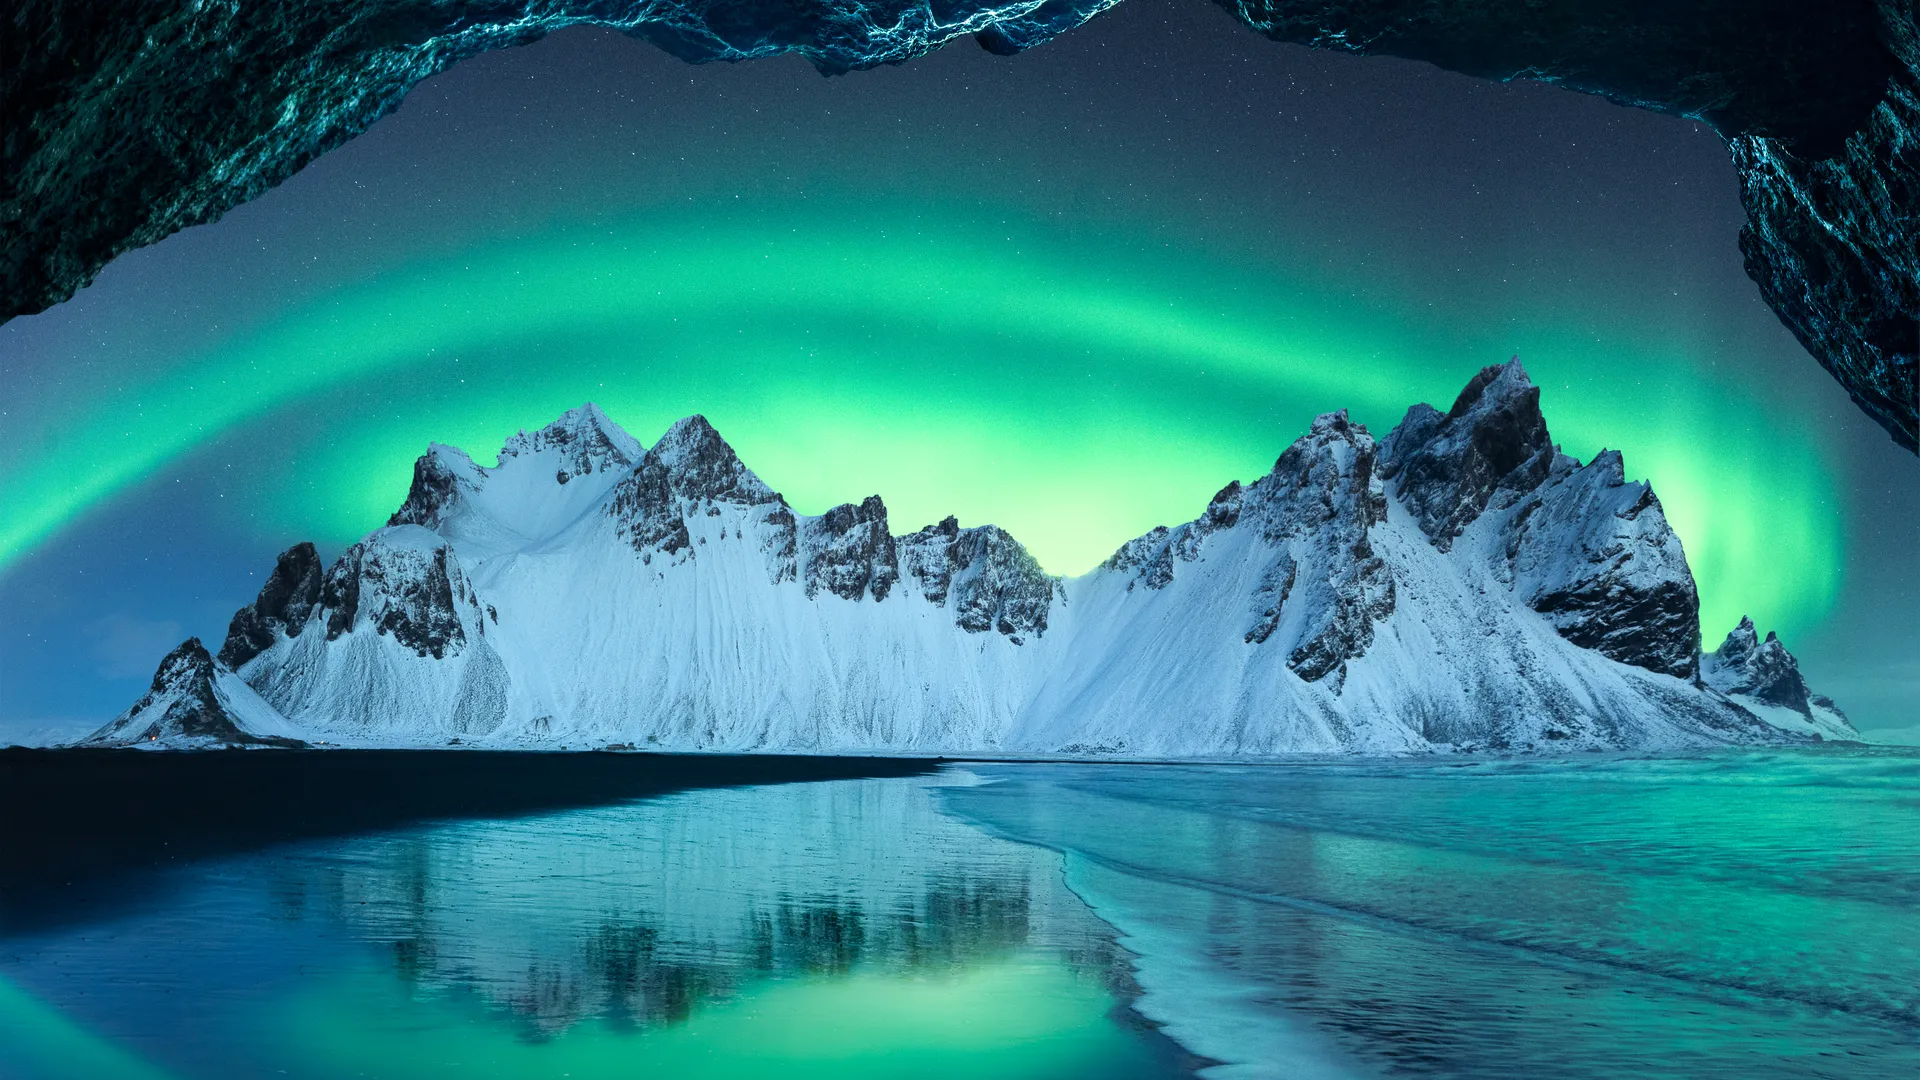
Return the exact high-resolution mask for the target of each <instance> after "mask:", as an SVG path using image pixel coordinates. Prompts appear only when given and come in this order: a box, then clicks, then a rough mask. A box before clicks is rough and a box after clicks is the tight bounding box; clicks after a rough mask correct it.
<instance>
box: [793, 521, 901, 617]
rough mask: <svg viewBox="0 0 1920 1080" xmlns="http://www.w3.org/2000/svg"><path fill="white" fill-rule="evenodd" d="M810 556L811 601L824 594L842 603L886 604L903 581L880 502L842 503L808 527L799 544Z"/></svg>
mask: <svg viewBox="0 0 1920 1080" xmlns="http://www.w3.org/2000/svg"><path fill="white" fill-rule="evenodd" d="M801 546H802V549H803V550H804V551H805V552H806V566H807V569H806V587H807V596H808V597H813V596H816V595H818V594H819V592H820V590H822V589H825V590H826V591H828V592H830V593H832V594H833V595H835V596H838V597H840V598H841V599H843V600H858V599H860V598H861V597H863V596H867V595H871V596H872V597H873V598H874V600H876V601H879V600H885V599H886V598H887V593H888V591H889V590H891V589H892V588H893V585H894V583H895V582H897V581H899V580H900V557H899V554H898V553H897V552H896V551H895V550H894V543H893V535H892V534H891V533H889V532H888V531H887V507H886V504H885V503H883V502H881V501H880V496H878V495H869V496H867V497H866V499H864V500H863V501H861V502H859V503H857V504H856V503H842V504H840V505H839V506H836V507H834V508H833V509H831V510H829V511H827V512H826V513H824V514H822V515H820V516H819V517H817V518H813V519H811V520H809V521H808V522H807V528H806V533H805V536H804V537H803V538H802V541H801Z"/></svg>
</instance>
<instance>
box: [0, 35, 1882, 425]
mask: <svg viewBox="0 0 1920 1080" xmlns="http://www.w3.org/2000/svg"><path fill="white" fill-rule="evenodd" d="M1112 2H1113V0H1049V2H1047V3H1043V4H1041V5H1039V6H1038V7H1032V8H1028V7H1023V6H1014V7H996V6H993V5H991V4H988V3H985V2H982V0H958V2H956V3H947V4H942V5H937V6H934V7H928V6H926V5H924V4H917V3H911V2H908V0H852V2H848V3H824V2H820V0H794V2H786V0H783V2H779V3H774V2H772V0H742V2H729V3H715V2H710V0H679V2H672V0H668V2H654V0H539V2H534V0H506V2H501V3H487V4H478V3H463V2H458V0H316V2H311V3H301V4H203V3H198V2H194V0H23V2H21V3H18V4H16V5H14V7H13V8H12V10H11V13H10V15H9V21H8V23H7V31H8V32H7V33H6V34H5V35H4V36H0V237H4V239H3V240H0V319H4V318H11V317H12V316H14V315H20V314H28V313H31V312H35V311H39V310H42V309H44V308H45V307H47V306H48V305H50V304H54V303H58V302H59V301H61V300H63V299H65V298H66V297H68V296H70V295H72V293H73V291H74V290H75V289H78V288H80V287H82V286H83V285H85V284H86V283H87V282H88V281H90V280H92V278H93V276H94V275H95V274H96V273H98V272H99V270H100V268H101V267H103V266H104V265H106V263H107V261H108V260H110V259H112V258H113V257H114V256H116V255H118V254H120V253H121V252H124V251H127V250H130V249H132V248H135V247H139V246H142V245H145V244H150V243H153V242H155V241H157V240H159V239H161V238H163V237H165V236H167V235H168V234H170V233H173V232H175V231H178V230H179V229H182V228H186V227H187V226H189V225H194V224H198V223H200V222H205V221H211V220H213V219H215V218H217V217H219V216H220V215H221V214H222V213H223V212H225V211H226V210H227V209H228V208H230V207H232V206H235V205H237V204H239V203H242V202H245V201H246V200H248V199H251V198H254V197H255V196H257V195H259V194H260V193H261V192H263V191H266V190H267V189H269V188H271V187H273V186H274V185H276V184H278V183H280V182H281V181H282V180H284V179H286V178H287V177H288V176H290V175H292V174H293V173H294V172H295V171H297V170H298V169H299V168H301V167H302V166H303V165H305V164H306V163H307V162H309V161H311V160H313V159H314V158H315V157H317V156H318V155H320V154H322V153H324V152H325V151H327V150H328V149H331V148H332V147H334V146H337V145H339V144H340V143H342V142H344V141H346V140H347V139H349V138H351V137H353V136H354V135H356V134H358V133H359V132H361V131H363V130H365V129H366V128H367V126H368V125H370V124H372V123H373V122H374V121H375V120H377V119H378V118H379V117H381V116H382V115H384V114H385V113H387V112H389V111H391V110H392V109H393V108H394V107H395V106H397V105H398V104H399V102H400V100H401V98H402V97H404V96H405V94H406V92H407V91H408V90H409V89H410V88H411V87H412V86H413V85H414V84H415V83H417V82H419V81H420V80H422V79H425V78H427V77H428V76H431V75H433V74H435V73H437V72H439V71H442V70H444V69H446V68H447V67H448V66H450V65H452V64H454V63H456V62H457V61H459V60H461V59H463V58H465V57H468V56H472V55H474V54H476V53H479V52H483V51H486V50H489V49H497V48H503V47H508V46H513V45H521V44H526V43H528V42H531V41H534V40H537V39H538V38H540V37H542V36H544V35H546V34H548V33H551V32H553V31H555V30H559V29H562V28H565V27H569V26H577V25H598V26H606V27H611V28H614V29H617V30H620V31H621V32H624V33H627V34H630V35H632V36H634V37H638V38H643V39H645V40H648V41H651V42H653V43H654V44H656V45H658V46H659V47H661V48H663V49H665V50H666V51H668V52H670V53H672V54H673V55H675V56H678V57H680V58H682V59H685V60H688V61H693V62H701V61H710V60H745V59H751V58H755V57H764V56H771V55H774V54H778V53H783V52H797V53H799V54H801V55H802V56H805V57H806V58H807V59H808V60H810V61H812V62H813V64H814V65H815V66H816V67H818V68H819V69H820V70H822V71H825V72H839V71H846V70H849V69H853V68H865V67H873V66H876V65H879V64H886V63H898V62H900V61H904V60H908V59H912V58H914V57H916V56H920V55H922V54H924V53H926V52H929V51H931V50H933V49H935V48H938V47H940V46H941V45H943V44H946V43H947V42H950V41H952V40H955V39H957V38H960V37H965V36H973V37H974V38H975V40H977V41H978V42H979V43H980V44H981V45H982V46H984V47H985V48H987V49H988V50H990V51H993V52H998V53H1009V52H1017V51H1019V50H1021V49H1024V48H1028V47H1030V46H1033V45H1036V44H1039V43H1041V42H1044V41H1046V40H1048V39H1050V38H1052V37H1053V36H1055V35H1057V34H1059V33H1062V32H1064V31H1066V30H1069V29H1072V28H1073V27H1076V26H1078V25H1080V24H1081V23H1083V22H1085V21H1086V20H1087V19H1089V18H1092V17H1093V16H1094V15H1096V14H1098V13H1099V12H1101V11H1103V10H1105V9H1106V8H1107V7H1109V6H1111V3H1112ZM1220 2H1221V4H1222V6H1224V7H1226V8H1227V9H1228V10H1229V11H1231V12H1233V13H1234V14H1235V15H1236V16H1238V17H1239V18H1240V19H1241V20H1242V21H1243V22H1245V23H1246V24H1247V25H1249V26H1251V27H1253V28H1255V29H1256V30H1258V31H1260V32H1261V33H1263V34H1265V35H1266V36H1268V37H1271V38H1274V39H1275V40H1279V41H1287V42H1297V43H1301V44H1306V45H1310V46H1314V47H1319V48H1333V49H1341V50H1345V51H1349V52H1358V53H1368V54H1382V55H1391V56H1401V57H1407V58H1411V59H1417V60H1424V61H1428V62H1431V63H1434V64H1437V65H1439V66H1441V67H1445V68H1448V69H1451V70H1454V71H1460V72H1465V73H1467V74H1471V75H1477V76H1482V77H1486V78H1493V79H1513V78H1530V79H1542V80H1546V81H1551V82H1556V83H1559V84H1561V85H1564V86H1567V87H1570V88H1573V89H1576V90H1581V91H1586V92H1589V93H1596V94H1601V95H1604V96H1606V97H1608V98H1609V99H1611V100H1614V101H1617V102H1620V103H1622V104H1627V105H1633V106H1638V107H1642V108H1648V109H1655V110H1659V111H1663V112H1669V113H1675V114H1679V115H1684V116H1697V117H1701V118H1703V119H1705V120H1706V121H1708V122H1709V123H1711V124H1713V125H1714V127H1715V128H1716V129H1718V130H1719V131H1720V132H1721V133H1722V134H1723V135H1725V136H1726V137H1727V138H1728V139H1730V140H1731V141H1732V142H1733V148H1734V160H1735V163H1736V165H1738V166H1739V168H1740V170H1741V176H1742V185H1743V192H1744V196H1745V202H1746V206H1747V210H1748V214H1749V223H1748V227H1747V230H1746V232H1745V233H1744V234H1743V239H1742V246H1743V248H1744V250H1745V253H1746V257H1747V265H1748V269H1749V271H1750V272H1751V273H1752V274H1753V276H1754V278H1755V280H1756V281H1758V282H1759V283H1760V287H1761V291H1762V294H1763V295H1764V296H1765V297H1766V299H1767V301H1768V302H1769V303H1770V304H1772V305H1773V307H1774V309H1775V310H1776V311H1777V312H1779V314H1780V317H1781V318H1782V320H1783V321H1785V322H1786V324H1787V325H1788V326H1789V327H1790V328H1791V329H1792V330H1793V331H1794V333H1795V334H1796V335H1798V336H1799V338H1800V340H1801V341H1802V342H1804V343H1805V344H1806V346H1807V348H1808V349H1809V350H1810V351H1812V352H1813V354H1814V355H1815V357H1816V358H1818V359H1819V361H1820V362H1821V363H1822V364H1823V365H1825V366H1826V367H1827V369H1828V370H1829V371H1831V372H1832V373H1833V374H1834V376H1835V377H1836V378H1838V379H1839V380H1840V382H1841V383H1842V384H1843V385H1844V386H1846V388H1847V390H1848V391H1849V393H1851V394H1852V395H1853V396H1854V400H1855V401H1856V402H1858V403H1859V404H1860V405H1861V407H1862V408H1863V409H1865V410H1866V411H1867V412H1868V413H1869V414H1870V415H1872V416H1873V417H1874V418H1875V419H1876V420H1877V421H1878V422H1880V423H1881V424H1882V425H1884V426H1885V427H1886V428H1887V430H1888V431H1889V432H1891V433H1892V434H1893V436H1894V438H1895V439H1896V440H1898V441H1899V442H1900V443H1901V444H1902V445H1904V446H1906V447H1908V448H1909V449H1914V448H1915V447H1916V446H1917V445H1920V443H1916V439H1917V438H1920V418H1917V416H1916V413H1917V411H1920V402H1917V401H1916V397H1915V385H1916V379H1915V374H1914V373H1915V368H1916V358H1915V357H1916V345H1915V340H1916V338H1917V337H1920V303H1916V300H1915V296H1914V290H1913V282H1914V281H1915V280H1917V279H1916V275H1915V274H1914V272H1913V271H1914V267H1915V264H1916V261H1917V260H1920V230H1916V229H1915V227H1914V225H1913V213H1912V207H1913V202H1912V197H1913V194H1914V189H1915V186H1916V182H1917V177H1920V165H1917V164H1916V161H1915V154H1914V144H1915V138H1916V134H1920V132H1917V131H1916V127H1915V110H1914V105H1913V103H1914V94H1915V90H1916V88H1920V26H1917V24H1916V15H1915V6H1914V2H1913V0H1832V2H1828V3H1821V4H1811V3H1805V2H1803V0H1700V2H1695V3H1685V4H1658V3H1619V2H1611V0H1460V2H1457V3H1448V4H1436V3H1433V2H1431V0H1220Z"/></svg>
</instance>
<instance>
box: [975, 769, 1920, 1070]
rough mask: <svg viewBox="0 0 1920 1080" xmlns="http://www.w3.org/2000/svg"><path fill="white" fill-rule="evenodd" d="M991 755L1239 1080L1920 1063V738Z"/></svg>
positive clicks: (1185, 1027) (989, 791)
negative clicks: (1048, 760)
mask: <svg viewBox="0 0 1920 1080" xmlns="http://www.w3.org/2000/svg"><path fill="white" fill-rule="evenodd" d="M979 771H980V772H981V773H982V774H983V775H984V776H986V777H990V778H992V779H994V780H995V781H997V782H995V783H992V784H988V785H984V786H978V787H969V788H964V789H955V790H952V791H950V792H946V793H944V794H943V799H944V801H945V803H946V805H947V806H948V807H949V808H950V809H952V810H953V811H954V812H956V813H958V814H960V815H962V816H965V817H967V818H969V819H971V820H973V821H975V822H977V823H979V824H981V825H982V826H983V827H986V828H988V829H990V830H992V831H993V832H995V833H996V834H998V835H1002V836H1006V837H1016V838H1018V839H1020V840H1023V841H1027V842H1030V843H1035V844H1042V845H1045V846H1047V847H1049V848H1052V849H1054V850H1057V851H1060V852H1062V853H1063V859H1064V864H1065V870H1066V875H1067V878H1068V880H1069V881H1070V882H1071V883H1072V885H1073V887H1074V889H1075V891H1076V892H1077V893H1078V894H1079V895H1081V896H1083V897H1085V898H1086V899H1087V900H1088V901H1089V902H1090V903H1091V905H1092V906H1093V908H1094V909H1095V910H1096V911H1098V912H1099V913H1100V914H1101V915H1102V916H1103V917H1104V918H1105V919H1106V920H1108V921H1109V922H1110V923H1112V924H1113V925H1115V926H1116V927H1118V928H1119V929H1121V930H1122V931H1123V932H1124V936H1123V938H1122V943H1123V944H1124V945H1128V946H1129V947H1131V948H1133V949H1134V950H1135V951H1136V952H1138V953H1139V954H1140V961H1139V963H1140V970H1139V981H1140V983H1141V984H1142V985H1143V986H1144V987H1145V988H1146V990H1147V993H1146V995H1145V997H1144V998H1143V999H1142V1000H1141V1002H1140V1003H1139V1007H1140V1009H1141V1010H1142V1011H1143V1012H1145V1013H1147V1014H1149V1015H1151V1016H1154V1017H1155V1018H1156V1019H1159V1020H1162V1021H1164V1022H1166V1023H1167V1024H1168V1028H1167V1030H1168V1031H1169V1032H1170V1033H1173V1034H1174V1035H1176V1036H1177V1037H1179V1038H1181V1039H1182V1040H1183V1041H1184V1042H1185V1043H1186V1044H1187V1045H1188V1046H1189V1047H1190V1048H1192V1049H1194V1050H1195V1051H1196V1052H1199V1053H1203V1054H1208V1055H1210V1056H1213V1057H1216V1058H1220V1059H1224V1060H1229V1061H1241V1062H1246V1063H1247V1067H1246V1068H1243V1069H1241V1070H1238V1071H1236V1072H1235V1073H1234V1075H1245V1076H1256V1075H1274V1076H1298V1075H1303V1074H1313V1075H1363V1076H1364V1075H1383V1074H1385V1075H1412V1076H1432V1077H1513V1078H1516V1080H1517V1078H1536V1077H1556V1078H1583V1077H1593V1078H1600V1077H1608V1078H1617V1077H1636V1078H1648V1077H1674V1078H1681V1077H1687V1078H1696V1080H1698V1078H1720V1077H1725V1078H1729V1080H1732V1078H1747V1080H1754V1078H1769V1077H1861V1078H1869V1077H1911V1076H1920V757H1916V756H1914V755H1913V754H1912V753H1911V752H1910V751H1898V752H1896V751H1868V750H1830V751H1824V752H1805V753H1754V754H1738V755H1716V756H1709V757H1700V758H1691V759H1667V760H1618V759H1616V760H1602V759H1587V760H1577V761H1568V762H1478V763H1475V762H1457V761H1450V762H1441V763H1432V762H1428V763H1419V764H1344V765H1329V766H1299V767H1287V768H1185V767H1153V768H1125V767H1121V768H1112V767H1109V768H1085V767H1049V768H1035V767H1027V766H1022V767H995V768H992V769H981V770H979ZM1223 1075H1224V1074H1223Z"/></svg>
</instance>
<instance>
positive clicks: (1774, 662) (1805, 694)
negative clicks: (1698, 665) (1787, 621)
mask: <svg viewBox="0 0 1920 1080" xmlns="http://www.w3.org/2000/svg"><path fill="white" fill-rule="evenodd" d="M1707 666H1708V671H1709V678H1708V680H1707V681H1708V684H1709V685H1711V686H1712V687H1713V688H1714V689H1715V690H1718V691H1720V692H1721V693H1723V694H1740V695H1742V696H1745V697H1750V698H1753V699H1754V700H1755V701H1760V702H1764V703H1766V704H1768V705H1779V706H1781V707H1782V708H1787V709H1792V710H1794V711H1795V712H1801V713H1805V712H1809V711H1810V710H1811V709H1812V707H1813V704H1814V702H1813V698H1814V695H1813V692H1812V691H1811V690H1809V689H1807V680H1806V679H1804V678H1802V677H1801V675H1800V662H1799V661H1798V660H1796V659H1794V657H1793V654H1792V653H1790V652H1788V651H1787V647H1786V646H1785V645H1783V644H1781V643H1780V638H1779V636H1778V635H1777V634H1775V633H1774V632H1773V631H1771V630H1769V631H1768V632H1767V637H1766V640H1765V641H1762V640H1760V636H1759V633H1758V632H1757V631H1756V630H1755V629H1754V625H1753V620H1752V619H1749V618H1742V619H1741V620H1740V625H1738V626H1736V627H1734V628H1733V632H1732V633H1729V634H1728V635H1727V640H1726V641H1724V642H1722V643H1721V644H1720V648H1719V649H1717V650H1715V651H1714V653H1713V656H1712V657H1711V658H1710V663H1709V664H1708V665H1707ZM1821 700H1822V702H1823V703H1824V704H1825V705H1826V707H1828V708H1833V703H1832V702H1831V701H1828V700H1826V699H1824V698H1823V699H1821Z"/></svg>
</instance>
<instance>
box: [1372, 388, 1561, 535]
mask: <svg viewBox="0 0 1920 1080" xmlns="http://www.w3.org/2000/svg"><path fill="white" fill-rule="evenodd" d="M1553 455H1554V450H1553V441H1552V440H1551V439H1550V438H1549V437H1548V435H1547V421H1546V418H1545V417H1543V416H1542V415H1541V414H1540V388H1539V387H1537V386H1535V385H1533V382H1532V380H1530V379H1528V378H1527V370H1526V368H1524V367H1522V366H1520V358H1519V357H1517V356H1516V357H1514V358H1513V359H1511V360H1509V361H1507V362H1506V363H1504V364H1492V365H1489V366H1487V367H1484V368H1481V369H1480V372H1479V373H1478V374H1476V375H1475V376H1474V377H1473V378H1472V379H1471V380H1469V381H1468V383H1467V385H1466V387H1465V388H1464V389H1462V390H1461V391H1460V396H1459V397H1457V398H1455V399H1454V402H1453V408H1451V409H1449V410H1447V412H1446V413H1445V414H1444V415H1443V414H1441V413H1440V412H1439V411H1438V410H1436V409H1434V408H1432V407H1431V406H1428V407H1424V408H1423V407H1421V406H1417V405H1416V406H1415V407H1413V408H1412V409H1409V410H1408V411H1407V417H1406V419H1405V420H1403V421H1401V423H1400V426H1399V427H1396V428H1394V429H1393V432H1392V433H1391V434H1389V435H1388V436H1387V439H1386V442H1385V444H1384V453H1383V455H1382V458H1383V460H1382V462H1381V470H1380V472H1381V475H1382V476H1384V477H1386V478H1389V479H1392V478H1395V477H1398V478H1399V479H1400V495H1401V498H1402V499H1403V500H1404V501H1405V502H1406V503H1407V505H1408V509H1409V510H1411V511H1413V515H1414V519H1415V520H1416V521H1418V522H1419V524H1420V529H1421V531H1422V532H1424V533H1426V534H1427V536H1428V537H1429V538H1430V539H1431V540H1432V541H1433V543H1434V546H1436V547H1438V548H1440V549H1441V550H1442V551H1446V550H1448V549H1449V548H1451V547H1452V544H1453V539H1454V537H1456V536H1459V535H1460V533H1461V532H1462V531H1464V530H1465V529H1466V527H1467V526H1468V525H1471V524H1472V523H1473V521H1474V519H1476V518H1478V517H1479V516H1480V514H1481V512H1482V511H1484V510H1485V509H1486V508H1487V504H1488V503H1489V502H1491V501H1492V500H1493V498H1494V496H1495V494H1496V493H1497V492H1500V491H1503V490H1504V491H1511V492H1521V491H1530V490H1532V489H1533V488H1535V487H1538V486H1539V485H1540V483H1541V482H1542V481H1543V480H1545V479H1546V477H1547V473H1548V471H1549V470H1550V469H1551V468H1552V465H1553Z"/></svg>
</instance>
